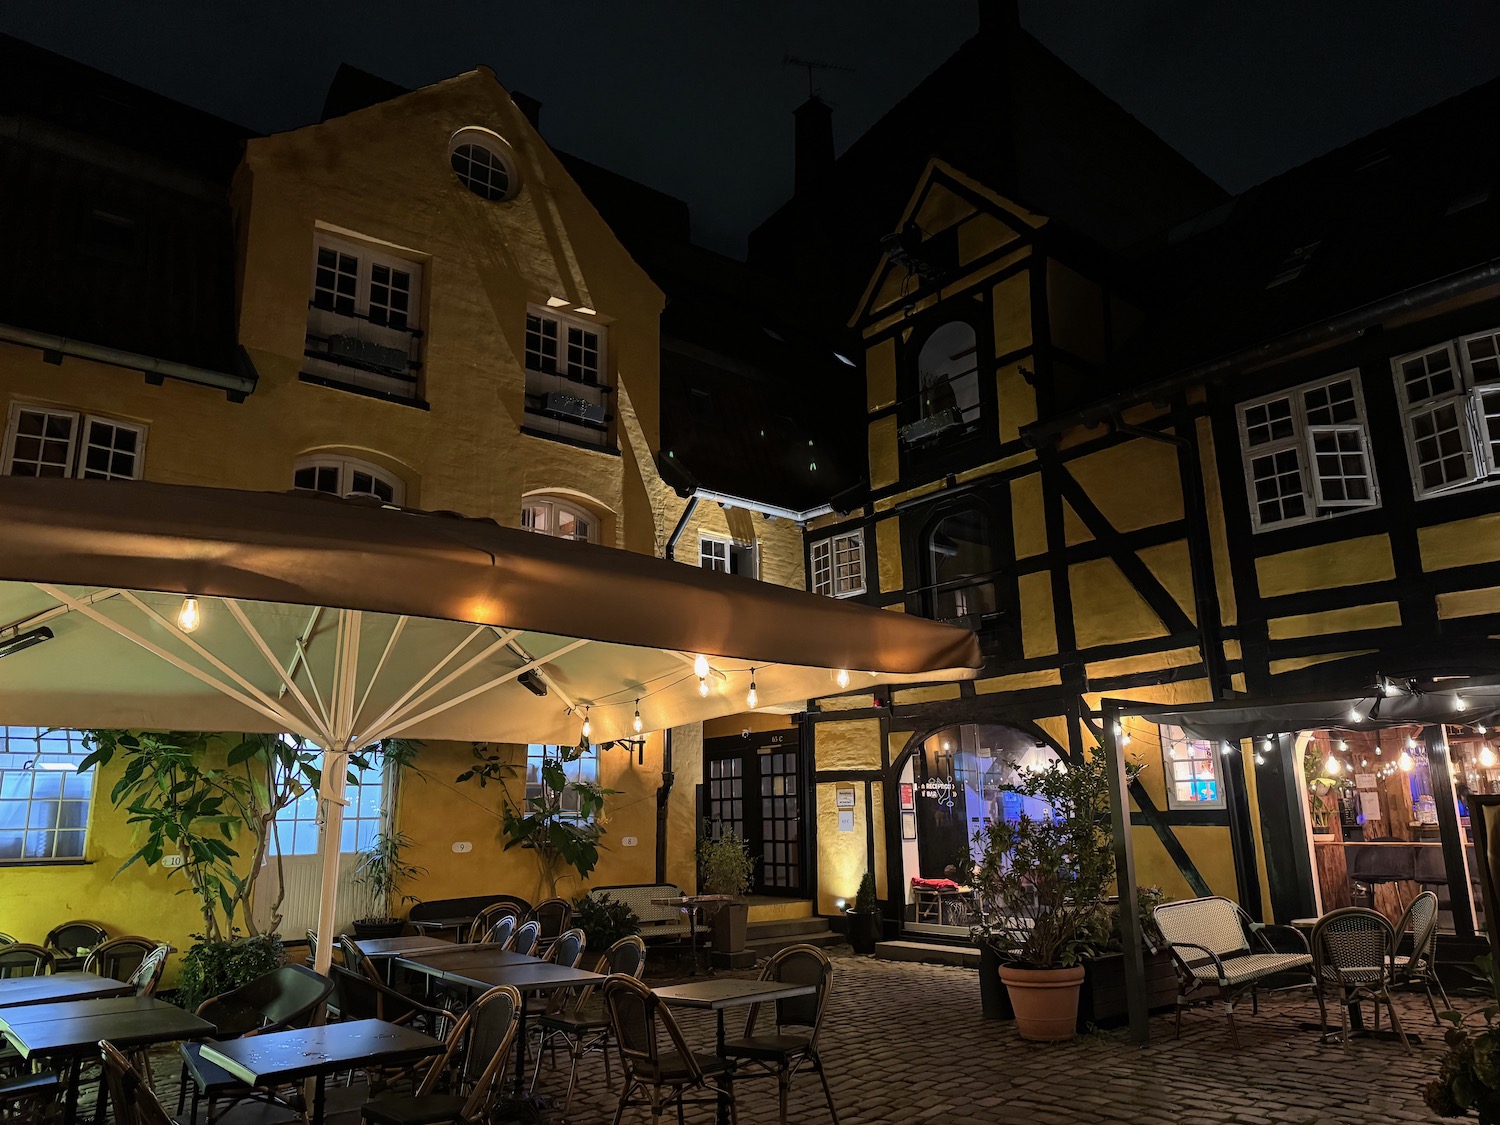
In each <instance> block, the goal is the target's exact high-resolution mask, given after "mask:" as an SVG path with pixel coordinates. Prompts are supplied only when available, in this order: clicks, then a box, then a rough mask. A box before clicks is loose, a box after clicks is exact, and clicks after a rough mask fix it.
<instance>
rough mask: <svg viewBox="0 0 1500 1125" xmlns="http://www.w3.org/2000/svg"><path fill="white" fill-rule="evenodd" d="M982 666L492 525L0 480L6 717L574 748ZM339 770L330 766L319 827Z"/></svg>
mask: <svg viewBox="0 0 1500 1125" xmlns="http://www.w3.org/2000/svg"><path fill="white" fill-rule="evenodd" d="M189 597H191V598H192V599H194V602H193V609H195V610H196V611H197V612H196V616H197V624H196V627H195V628H193V629H192V630H191V631H189V630H187V629H185V628H184V627H183V626H184V625H185V624H192V621H191V616H192V615H191V613H190V612H188V613H186V614H185V605H186V599H188V598H189ZM980 664H981V657H980V653H979V646H978V642H977V641H976V639H975V637H974V635H973V633H971V632H969V631H968V630H964V629H958V628H954V627H951V626H946V625H940V624H936V623H933V622H930V621H924V620H921V619H919V618H915V617H908V616H907V615H905V614H900V613H886V612H882V611H879V610H873V609H869V608H867V607H863V606H858V605H851V604H849V603H847V602H841V601H837V600H835V599H832V598H825V597H820V596H817V595H811V594H805V593H802V592H800V591H795V590H788V589H785V588H783V587H778V586H773V585H768V584H765V583H761V582H756V581H754V580H751V579H744V578H738V577H734V576H730V575H724V574H719V573H714V572H709V571H702V570H698V569H696V568H692V567H687V566H683V565H681V564H678V563H672V562H667V561H665V560H661V559H655V558H650V557H647V556H643V555H637V554H632V553H629V552H625V551H618V550H613V549H611V548H606V547H598V546H593V545H590V544H585V543H573V542H568V541H564V540H559V539H553V538H549V537H546V536H541V535H533V534H530V533H528V532H524V531H518V530H516V529H513V528H503V527H500V526H498V525H496V524H495V523H493V522H491V521H488V520H474V519H464V518H461V517H458V516H453V515H448V514H433V513H425V512H414V511H403V510H399V509H392V508H385V507H382V506H380V505H378V504H375V503H373V502H372V503H370V504H365V503H362V502H354V501H347V500H337V499H332V498H328V497H323V496H318V495H315V494H305V493H288V494H284V493H260V492H241V491H233V490H228V489H210V488H190V487H182V486H173V485H157V484H145V483H141V482H104V481H74V480H33V479H22V478H14V477H3V478H0V715H3V716H4V717H5V720H6V721H7V722H9V723H14V724H22V725H27V726H33V725H34V726H47V725H58V726H64V725H67V726H93V727H104V726H110V727H133V728H142V727H144V728H158V729H159V728H162V727H171V728H174V729H197V730H231V731H239V730H243V731H287V732H290V733H294V734H301V735H304V736H306V737H308V738H310V739H312V740H313V741H314V742H316V743H318V744H319V745H321V746H323V747H325V748H326V749H327V750H329V751H331V752H333V753H335V754H344V753H348V752H349V751H351V750H356V749H358V748H360V747H362V746H366V745H369V744H370V743H372V742H375V741H377V740H379V739H382V738H388V737H392V736H403V737H408V738H427V739H459V740H476V741H494V742H551V743H572V742H576V741H577V740H578V737H579V735H580V733H581V730H582V724H583V722H584V721H585V719H587V721H588V722H589V723H590V726H591V736H592V738H593V739H594V740H596V741H605V740H610V739H614V738H620V737H628V736H630V735H631V734H633V733H634V730H633V727H634V717H635V713H636V709H637V708H639V711H640V715H641V719H642V724H643V727H644V729H646V730H656V729H661V728H663V727H670V726H676V725H680V724H683V723H689V722H695V721H699V720H703V719H708V718H712V717H715V716H718V715H725V714H733V713H735V712H737V711H740V710H743V709H745V708H746V706H747V703H748V696H749V692H750V688H751V685H752V683H753V684H754V687H755V691H756V696H757V697H758V698H757V702H758V704H759V705H761V706H766V705H771V704H778V703H787V702H793V701H797V700H803V699H807V698H810V697H813V696H817V695H826V694H831V693H834V692H837V691H839V690H841V683H840V679H841V677H840V676H839V673H840V672H841V671H846V672H848V674H849V676H850V677H851V680H850V683H851V686H853V687H860V686H868V685H871V684H874V683H876V682H879V681H882V680H886V681H899V682H919V681H926V680H953V679H961V678H968V677H972V676H973V675H974V674H975V672H976V670H977V669H978V668H979V666H980ZM700 672H702V673H704V674H703V675H702V676H700V674H699V673H700ZM344 772H345V771H344V770H342V769H338V768H330V769H327V770H325V771H324V785H325V789H324V792H323V798H324V800H325V802H326V805H325V809H326V815H327V829H328V832H327V833H326V834H325V838H332V839H338V832H337V827H338V822H339V820H340V819H341V816H342V786H343V778H344ZM332 870H333V868H332V866H331V865H329V864H327V863H325V884H324V890H325V898H324V912H325V915H326V917H325V918H324V920H323V921H324V926H325V928H327V926H328V925H330V924H331V915H332V908H333V907H332V901H331V897H332V896H331V894H329V893H328V892H329V890H330V882H331V873H332ZM328 948H329V943H327V942H324V943H322V944H321V945H320V947H319V950H320V954H322V953H323V951H325V950H327V949H328Z"/></svg>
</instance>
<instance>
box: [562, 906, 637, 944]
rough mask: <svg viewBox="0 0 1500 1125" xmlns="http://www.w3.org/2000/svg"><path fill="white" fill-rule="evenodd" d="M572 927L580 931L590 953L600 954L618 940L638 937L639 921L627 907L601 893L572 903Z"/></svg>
mask: <svg viewBox="0 0 1500 1125" xmlns="http://www.w3.org/2000/svg"><path fill="white" fill-rule="evenodd" d="M573 925H575V926H577V927H578V928H579V929H580V930H582V931H583V936H584V937H585V938H587V939H588V948H589V949H590V950H591V951H593V952H595V953H603V952H604V951H605V950H607V949H608V948H609V947H610V946H612V945H614V943H615V942H617V941H619V940H620V939H621V938H623V937H629V936H630V935H631V934H635V933H640V929H641V920H640V919H639V918H637V917H636V915H635V911H634V910H632V909H630V904H629V903H627V902H621V901H620V900H619V899H617V898H610V897H609V895H608V894H607V893H602V892H601V893H600V894H597V895H581V896H579V897H578V898H576V899H574V900H573Z"/></svg>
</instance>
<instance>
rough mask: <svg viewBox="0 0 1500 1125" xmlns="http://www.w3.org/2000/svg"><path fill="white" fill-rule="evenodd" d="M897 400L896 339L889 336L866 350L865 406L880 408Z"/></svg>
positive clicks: (871, 408) (870, 408) (874, 408)
mask: <svg viewBox="0 0 1500 1125" xmlns="http://www.w3.org/2000/svg"><path fill="white" fill-rule="evenodd" d="M895 401H896V341H895V340H893V339H891V338H889V337H887V338H886V339H884V340H880V341H877V342H876V343H874V344H872V345H871V346H870V347H869V349H867V350H866V352H865V406H866V408H867V409H869V410H879V409H881V408H882V407H885V406H890V405H891V403H893V402H895Z"/></svg>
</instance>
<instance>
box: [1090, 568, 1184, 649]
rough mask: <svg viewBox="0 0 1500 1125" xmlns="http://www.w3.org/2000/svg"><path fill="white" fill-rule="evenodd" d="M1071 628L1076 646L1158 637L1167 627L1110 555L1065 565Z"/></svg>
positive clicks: (1118, 642)
mask: <svg viewBox="0 0 1500 1125" xmlns="http://www.w3.org/2000/svg"><path fill="white" fill-rule="evenodd" d="M1068 581H1069V584H1070V586H1071V588H1072V592H1073V622H1074V624H1073V628H1074V635H1075V636H1076V637H1077V639H1078V647H1079V648H1093V647H1094V646H1096V645H1108V644H1120V643H1122V642H1124V641H1138V640H1145V639H1146V638H1148V637H1160V636H1162V635H1163V634H1165V633H1166V627H1165V626H1163V625H1162V623H1161V620H1160V619H1159V618H1158V617H1157V616H1156V614H1155V612H1153V611H1152V609H1151V607H1150V606H1149V605H1147V604H1146V601H1145V599H1144V598H1142V597H1141V596H1140V594H1138V593H1136V590H1135V587H1134V586H1132V585H1131V584H1130V581H1129V580H1128V579H1127V578H1126V577H1125V575H1124V574H1123V573H1122V572H1121V570H1120V568H1119V567H1117V566H1116V565H1115V564H1114V562H1113V561H1112V560H1110V559H1091V560H1089V561H1088V562H1081V563H1074V564H1073V565H1072V566H1070V567H1069V568H1068Z"/></svg>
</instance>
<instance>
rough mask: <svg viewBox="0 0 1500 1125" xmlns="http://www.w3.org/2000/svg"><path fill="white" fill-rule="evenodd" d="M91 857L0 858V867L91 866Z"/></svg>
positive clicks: (92, 863) (92, 862)
mask: <svg viewBox="0 0 1500 1125" xmlns="http://www.w3.org/2000/svg"><path fill="white" fill-rule="evenodd" d="M93 865H94V861H93V860H91V859H0V867H92V866H93Z"/></svg>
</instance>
